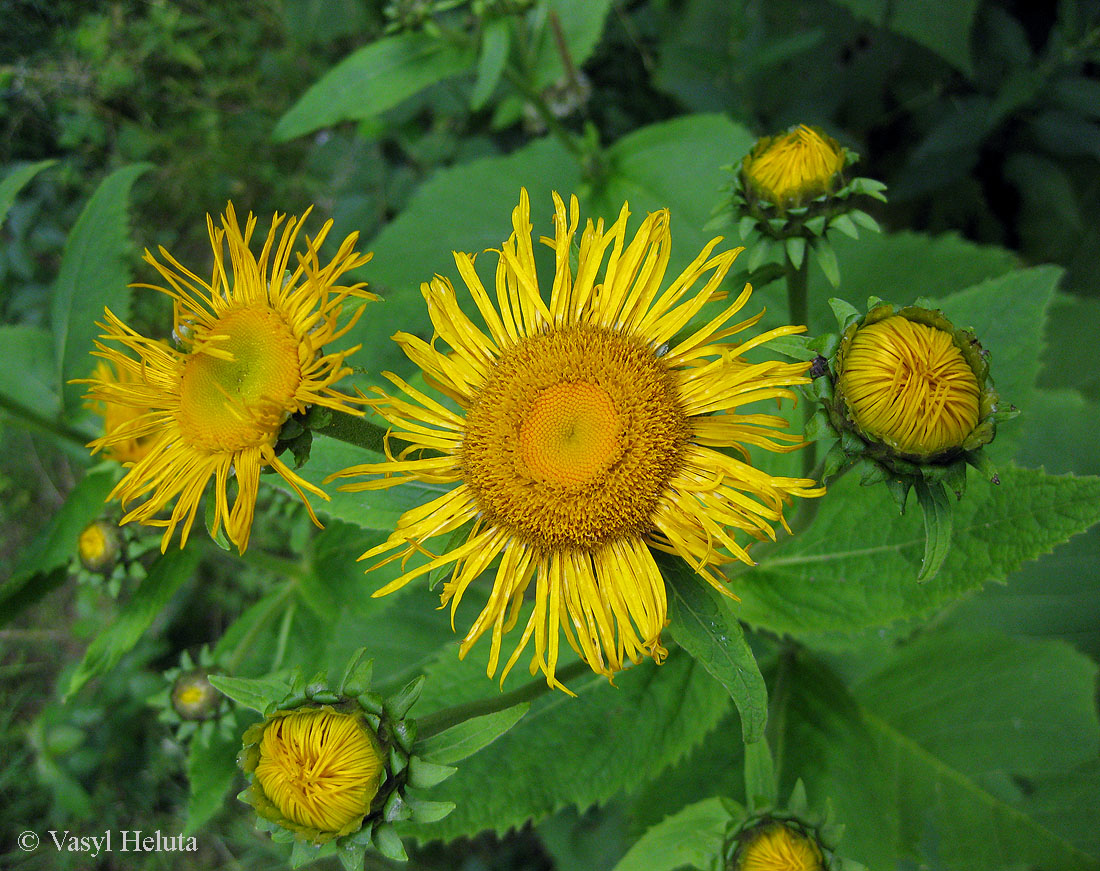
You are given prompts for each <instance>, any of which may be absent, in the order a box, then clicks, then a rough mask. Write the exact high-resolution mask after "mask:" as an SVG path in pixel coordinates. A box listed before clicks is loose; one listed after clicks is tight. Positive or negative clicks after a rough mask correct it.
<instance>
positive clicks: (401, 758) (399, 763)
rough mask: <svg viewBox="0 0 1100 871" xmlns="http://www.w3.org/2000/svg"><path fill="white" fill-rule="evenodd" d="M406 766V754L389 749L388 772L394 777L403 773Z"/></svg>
mask: <svg viewBox="0 0 1100 871" xmlns="http://www.w3.org/2000/svg"><path fill="white" fill-rule="evenodd" d="M368 719H369V718H368ZM408 764H409V757H408V755H407V754H405V753H402V752H401V751H400V750H398V749H397V748H396V747H391V748H390V771H391V772H393V776H394V777H396V776H397V775H399V774H400V773H401V772H402V771H404V770H405V769H406V768H407V767H408Z"/></svg>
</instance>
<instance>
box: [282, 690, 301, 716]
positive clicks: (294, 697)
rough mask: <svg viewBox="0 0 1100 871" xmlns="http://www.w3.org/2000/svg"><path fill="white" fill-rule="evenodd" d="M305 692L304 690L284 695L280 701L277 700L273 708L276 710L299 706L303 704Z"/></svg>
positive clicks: (287, 709)
mask: <svg viewBox="0 0 1100 871" xmlns="http://www.w3.org/2000/svg"><path fill="white" fill-rule="evenodd" d="M305 701H306V694H305V691H304V690H303V691H301V692H296V693H291V694H290V695H288V696H286V697H285V698H284V699H282V701H280V702H278V704H277V705H276V706H275V709H276V710H278V711H289V710H290V709H291V708H300V707H301V706H302V705H304V704H305Z"/></svg>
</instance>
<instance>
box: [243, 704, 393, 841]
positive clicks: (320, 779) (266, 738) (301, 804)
mask: <svg viewBox="0 0 1100 871" xmlns="http://www.w3.org/2000/svg"><path fill="white" fill-rule="evenodd" d="M383 771H384V766H383V758H382V751H381V748H380V747H379V745H378V741H377V739H376V738H375V737H374V735H373V733H372V732H371V731H370V728H369V726H367V724H366V722H365V721H364V720H363V718H362V716H361V715H359V714H355V713H341V712H339V711H335V710H332V709H331V708H319V709H312V710H310V709H306V710H301V709H300V710H295V711H289V712H285V713H283V712H280V713H279V714H276V716H275V717H274V718H273V719H272V720H271V721H270V723H268V724H267V726H266V728H265V729H264V734H263V738H262V739H261V741H260V756H259V761H258V762H257V764H256V780H257V782H258V783H259V784H260V787H261V789H263V792H264V795H266V796H267V797H268V799H270V800H271V802H272V803H273V804H274V805H275V807H276V808H278V810H279V812H280V813H282V814H283V815H284V816H285V817H286V818H287V819H288V820H290V821H291V822H294V823H297V824H298V825H301V826H307V827H309V828H313V829H317V830H318V831H319V832H321V833H323V834H346V833H347V832H349V831H351V830H353V829H355V828H357V827H358V825H359V824H360V823H361V822H362V820H363V817H364V816H365V815H366V814H367V812H368V811H369V810H370V803H371V800H372V799H373V798H374V796H375V794H376V793H377V792H378V787H379V785H380V783H381V781H382V774H383Z"/></svg>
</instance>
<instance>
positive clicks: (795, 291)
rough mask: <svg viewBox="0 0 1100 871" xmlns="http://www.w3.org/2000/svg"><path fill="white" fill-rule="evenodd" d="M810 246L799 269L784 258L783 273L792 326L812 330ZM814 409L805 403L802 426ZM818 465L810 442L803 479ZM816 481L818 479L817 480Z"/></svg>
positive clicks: (788, 259)
mask: <svg viewBox="0 0 1100 871" xmlns="http://www.w3.org/2000/svg"><path fill="white" fill-rule="evenodd" d="M809 249H810V246H809V243H807V245H806V250H805V251H804V252H803V254H802V263H801V265H799V266H798V267H797V268H796V267H795V265H794V264H793V263H791V258H790V256H789V255H785V256H784V261H783V271H784V272H785V273H786V276H787V309H788V312H789V313H790V322H791V323H792V324H803V325H805V327H806V329H809V328H810V293H809V285H810V250H809ZM813 414H814V409H813V405H812V404H811V403H803V406H802V426H803V428H805V426H806V423H807V422H808V421H809V419H810V418H811V417H813ZM816 465H817V444H816V443H815V442H810V443H809V444H808V445H806V447H805V448H803V449H802V477H803V478H808V477H810V474H811V472H812V471H813V468H814V466H816ZM815 480H816V479H815Z"/></svg>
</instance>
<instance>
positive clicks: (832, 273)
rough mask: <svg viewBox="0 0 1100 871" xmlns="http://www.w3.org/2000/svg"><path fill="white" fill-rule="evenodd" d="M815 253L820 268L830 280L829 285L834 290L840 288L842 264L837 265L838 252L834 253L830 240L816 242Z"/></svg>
mask: <svg viewBox="0 0 1100 871" xmlns="http://www.w3.org/2000/svg"><path fill="white" fill-rule="evenodd" d="M813 252H814V257H816V258H817V264H818V266H820V267H821V271H822V272H824V273H825V277H826V278H827V279H829V284H831V285H832V286H833V287H834V288H836V287H840V264H839V263H837V259H836V252H835V251H833V246H832V245H831V244H829V240H828V239H824V238H822V239H820V240H818V241H817V242H815V243H814V246H813Z"/></svg>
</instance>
